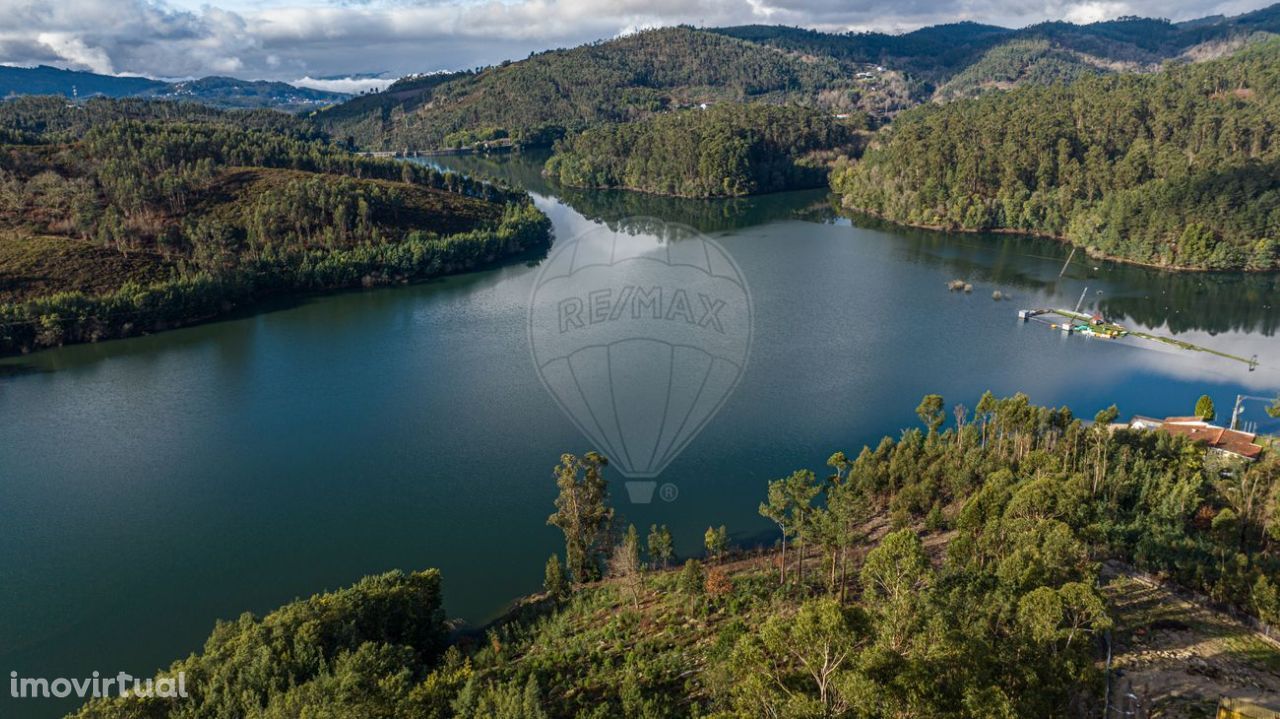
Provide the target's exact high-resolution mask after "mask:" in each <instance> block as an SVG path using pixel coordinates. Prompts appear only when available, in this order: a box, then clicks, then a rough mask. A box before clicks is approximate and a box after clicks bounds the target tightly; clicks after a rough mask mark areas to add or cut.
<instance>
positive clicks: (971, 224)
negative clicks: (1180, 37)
mask: <svg viewBox="0 0 1280 719" xmlns="http://www.w3.org/2000/svg"><path fill="white" fill-rule="evenodd" d="M1278 117H1280V41H1270V42H1266V43H1260V44H1256V45H1253V46H1251V47H1249V48H1247V49H1245V50H1242V51H1241V52H1240V53H1238V54H1236V55H1234V56H1231V57H1228V58H1224V59H1220V60H1215V61H1211V62H1205V63H1197V64H1191V65H1182V66H1177V67H1173V68H1171V69H1169V70H1167V71H1165V72H1161V73H1157V74H1154V75H1137V76H1134V75H1129V76H1111V77H1101V78H1088V79H1084V80H1080V81H1078V82H1075V83H1072V84H1069V85H1055V86H1050V87H1023V88H1019V89H1017V90H1014V91H1011V92H1006V93H994V94H989V95H985V96H983V97H979V98H976V99H973V100H965V101H958V102H953V103H948V104H945V105H942V106H930V107H922V108H918V109H915V110H912V111H909V112H906V113H903V114H902V115H900V116H899V117H898V118H897V119H896V120H895V122H894V125H893V127H892V129H891V131H889V132H888V133H886V135H887V136H884V137H881V138H879V139H878V141H877V142H876V143H874V144H873V146H872V147H871V148H869V149H868V151H867V153H866V154H865V155H864V156H863V158H862V159H861V160H860V161H859V162H857V163H855V164H853V165H851V166H849V167H846V168H843V169H840V170H837V171H836V172H834V173H833V175H832V187H833V188H834V190H835V191H836V192H837V193H839V194H840V195H841V196H842V198H843V202H844V204H845V206H846V207H849V208H851V209H855V210H861V211H866V212H869V213H873V214H876V215H879V216H881V217H884V218H886V219H890V220H894V221H898V222H905V223H909V224H919V225H924V226H940V227H948V228H959V229H968V230H992V229H996V230H1016V231H1028V232H1036V233H1043V234H1047V235H1053V236H1058V237H1063V238H1066V239H1067V240H1069V241H1070V242H1072V243H1074V244H1076V245H1078V246H1081V247H1085V248H1088V249H1090V250H1091V251H1093V252H1095V253H1098V254H1103V255H1110V256H1114V257H1119V258H1123V259H1126V260H1131V261H1136V262H1142V263H1147V264H1151V265H1157V266H1161V267H1178V268H1192V269H1237V268H1238V269H1245V268H1247V269H1257V270H1266V269H1275V268H1277V267H1280V251H1278V250H1277V239H1280V165H1278V164H1277V163H1280V144H1278V143H1277V142H1276V141H1275V138H1276V132H1277V124H1276V122H1277V121H1276V118H1278Z"/></svg>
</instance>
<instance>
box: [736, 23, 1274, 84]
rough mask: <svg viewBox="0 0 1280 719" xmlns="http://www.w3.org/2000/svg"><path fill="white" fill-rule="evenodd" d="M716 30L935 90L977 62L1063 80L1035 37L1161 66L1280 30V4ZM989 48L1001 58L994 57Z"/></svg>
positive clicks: (1003, 71)
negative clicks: (1018, 22) (1191, 16)
mask: <svg viewBox="0 0 1280 719" xmlns="http://www.w3.org/2000/svg"><path fill="white" fill-rule="evenodd" d="M711 32H717V33H722V34H726V35H729V36H731V37H737V38H741V39H744V40H750V41H752V42H756V43H759V44H764V45H769V46H772V47H777V48H780V49H785V50H788V51H790V52H795V53H800V54H813V55H818V56H821V57H831V58H835V59H837V60H839V61H841V62H844V63H874V64H879V65H884V66H886V67H889V68H891V69H897V70H901V71H903V72H905V73H907V74H908V75H909V76H911V77H913V78H915V79H916V80H918V81H919V82H921V83H923V84H924V88H922V92H924V93H929V92H933V91H934V88H941V87H942V86H944V85H945V84H946V83H947V82H948V81H949V80H951V79H952V78H955V77H956V76H958V75H960V74H961V73H964V72H966V70H970V68H972V70H970V71H969V73H968V74H969V75H970V76H971V77H973V76H977V77H978V79H980V80H987V79H992V80H994V79H997V77H998V76H1000V75H1003V76H1006V77H1007V76H1009V75H1015V76H1025V77H1023V79H1024V80H1025V81H1027V82H1029V83H1035V82H1043V81H1046V80H1048V81H1054V80H1058V79H1060V78H1061V74H1060V73H1058V72H1054V73H1049V74H1045V73H1043V72H1040V71H1036V69H1035V66H1037V65H1039V66H1043V65H1044V63H1045V61H1046V59H1045V57H1044V55H1043V53H1030V52H1028V44H1029V43H1030V44H1036V45H1044V44H1047V45H1048V46H1049V47H1050V48H1052V49H1053V53H1052V54H1053V55H1056V56H1057V57H1056V58H1055V59H1056V60H1058V61H1060V62H1059V63H1057V64H1061V61H1065V60H1066V58H1067V57H1073V58H1077V59H1079V58H1081V57H1083V58H1087V59H1088V64H1090V65H1093V66H1095V67H1104V66H1105V67H1111V68H1113V69H1117V70H1120V69H1127V70H1136V69H1147V70H1154V69H1155V68H1157V67H1158V66H1159V64H1160V63H1161V62H1163V61H1165V60H1169V59H1173V58H1177V57H1179V56H1182V55H1184V54H1188V53H1193V52H1194V51H1195V50H1196V49H1197V48H1200V47H1202V46H1207V45H1214V44H1224V43H1225V44H1229V43H1230V42H1231V41H1233V40H1238V39H1239V38H1242V37H1248V36H1251V35H1254V34H1257V33H1268V32H1269V33H1278V32H1280V6H1271V7H1268V8H1264V9H1262V10H1257V11H1254V12H1250V13H1246V14H1243V15H1238V16H1235V17H1230V18H1226V17H1220V16H1219V17H1213V18H1205V19H1203V20H1198V21H1192V22H1187V23H1172V22H1169V21H1168V20H1160V19H1154V18H1138V17H1124V18H1119V19H1116V20H1107V21H1104V22H1097V23H1091V24H1088V25H1076V24H1073V23H1069V22H1045V23H1040V24H1037V25H1030V26H1028V27H1024V28H1021V29H1018V30H1010V29H1006V28H1002V27H996V26H992V25H980V24H977V23H971V22H962V23H954V24H948V25H936V26H933V27H926V28H922V29H920V30H916V31H914V32H909V33H904V34H902V35H889V34H884V33H875V32H870V33H854V32H850V33H844V34H830V33H821V32H816V31H812V30H803V29H800V28H788V27H781V26H775V25H746V26H741V27H728V28H714V29H712V30H711ZM1002 48H1007V49H1002ZM989 54H990V55H994V57H991V58H988V55H989ZM984 59H985V60H986V62H985V63H984ZM982 64H986V65H988V66H990V65H994V66H995V67H993V68H992V69H993V70H995V71H997V72H996V76H993V77H990V78H988V77H986V73H985V72H984V71H983V68H982V67H981V65H982ZM975 65H978V67H974V66H975Z"/></svg>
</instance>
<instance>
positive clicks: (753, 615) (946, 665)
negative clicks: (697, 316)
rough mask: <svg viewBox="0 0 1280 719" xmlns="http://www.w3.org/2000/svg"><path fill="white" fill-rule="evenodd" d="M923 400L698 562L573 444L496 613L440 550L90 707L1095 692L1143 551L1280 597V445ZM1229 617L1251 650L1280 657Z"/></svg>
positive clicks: (602, 706) (822, 705)
mask: <svg viewBox="0 0 1280 719" xmlns="http://www.w3.org/2000/svg"><path fill="white" fill-rule="evenodd" d="M916 411H917V414H918V415H919V417H920V419H921V422H922V424H923V429H909V430H906V431H904V432H902V433H901V435H900V436H898V437H897V438H885V439H884V440H882V441H881V442H880V443H879V444H878V445H877V446H875V447H864V448H863V449H862V450H861V451H860V452H857V453H854V454H846V453H843V452H837V453H835V454H833V455H832V456H831V458H830V459H829V460H828V462H827V466H826V467H825V468H824V470H823V473H822V474H819V473H815V472H814V471H811V470H808V469H803V470H799V471H796V472H794V473H793V474H791V475H789V476H787V477H783V478H780V479H777V480H775V481H773V482H770V483H769V484H768V486H767V487H761V488H760V490H759V491H760V495H759V496H760V498H761V503H760V513H761V515H762V516H764V517H766V518H767V519H769V520H770V521H772V522H773V523H775V524H776V526H777V528H778V535H777V536H778V540H779V544H778V545H777V547H776V549H775V550H773V551H771V552H769V553H767V554H764V555H762V556H761V558H760V559H756V560H753V559H751V556H752V555H749V554H748V555H744V554H742V552H741V549H742V548H737V549H735V548H734V547H732V546H731V544H730V541H729V535H728V532H727V530H726V528H724V527H718V528H716V527H712V528H709V529H708V530H707V532H706V535H705V537H703V543H704V545H705V547H706V550H707V551H706V555H705V556H703V557H702V558H693V557H686V558H685V562H684V564H683V566H680V565H678V564H677V563H676V561H675V560H676V559H677V557H676V556H675V552H674V549H673V546H674V543H673V538H672V536H671V532H670V531H669V530H668V529H667V528H666V527H664V526H658V525H654V526H651V527H650V528H649V529H648V531H647V532H641V531H640V530H637V528H636V527H634V526H631V527H625V520H624V519H623V518H622V517H621V516H620V515H619V514H618V513H617V511H616V510H615V508H613V507H612V506H610V504H609V500H608V483H607V480H606V473H607V471H608V469H607V465H608V462H607V459H606V458H604V457H601V456H599V455H597V454H595V453H590V452H589V453H587V454H585V455H583V456H580V457H579V456H574V455H564V456H562V457H561V461H560V463H559V464H557V465H556V467H555V469H554V472H553V473H552V474H553V477H554V479H555V482H556V486H557V488H558V490H559V496H558V498H557V500H556V502H555V507H554V513H553V514H551V516H550V517H549V519H548V524H549V525H552V526H554V527H555V528H557V529H559V530H561V531H562V532H563V534H564V538H565V552H564V555H563V558H562V557H561V556H560V555H558V554H557V555H553V556H552V557H551V558H550V559H549V560H548V562H547V565H546V583H545V589H546V591H545V593H543V594H541V595H538V596H536V597H532V598H530V599H529V600H526V601H525V602H523V603H521V604H519V605H518V606H517V607H516V608H515V609H514V610H513V611H512V612H511V613H510V614H509V615H508V616H507V617H505V618H504V619H502V620H500V621H498V622H496V623H495V624H493V625H492V626H490V627H489V628H488V629H487V631H486V632H485V633H484V634H483V635H481V634H477V633H466V632H464V633H461V634H457V635H455V638H454V640H453V642H452V645H451V646H448V648H446V640H445V637H444V635H445V625H444V624H443V619H442V617H441V614H440V604H439V576H438V575H437V574H436V573H435V572H426V573H422V574H414V575H402V574H390V575H384V576H380V577H374V578H370V579H367V580H365V581H363V582H361V583H360V584H358V585H356V586H355V587H353V588H351V589H348V590H343V591H341V592H338V593H336V594H332V595H319V596H316V597H313V598H311V599H308V600H304V601H301V602H297V603H295V604H292V605H289V606H287V607H285V608H283V609H281V610H279V611H277V612H274V613H272V614H269V615H267V616H266V617H264V618H262V619H260V620H259V619H255V618H253V617H251V616H248V615H246V616H244V617H241V618H240V619H239V620H237V621H234V622H230V623H225V624H220V625H219V626H218V627H217V629H216V630H215V631H214V633H213V635H212V636H211V637H210V639H209V641H208V642H207V644H206V645H205V648H204V651H203V652H202V653H201V654H198V655H193V656H192V657H190V658H188V659H184V660H181V661H179V662H176V663H175V664H174V665H173V666H172V667H171V668H170V669H169V670H168V672H165V674H167V675H172V674H173V673H176V672H179V671H184V672H186V673H187V674H188V677H189V678H188V683H189V684H193V685H194V690H193V694H192V697H191V698H189V699H176V700H175V699H149V700H143V699H123V700H122V699H113V700H99V701H95V702H93V703H91V704H89V705H88V706H86V707H85V708H84V709H83V710H82V711H80V712H79V713H78V714H77V715H75V716H76V717H77V718H78V719H108V718H110V719H143V718H146V719H160V718H162V717H172V718H175V719H176V718H177V717H183V718H189V719H194V718H197V717H229V716H245V717H263V718H266V717H281V718H282V719H283V718H284V717H300V716H325V717H352V718H354V717H374V716H377V717H404V718H406V719H408V718H409V717H413V718H415V719H424V718H428V719H429V718H431V717H440V718H442V719H443V718H445V717H460V718H466V719H472V718H476V719H479V718H481V717H484V718H486V719H537V718H539V717H546V718H552V717H555V718H561V717H563V718H586V717H593V718H597V717H598V718H601V719H603V718H604V717H610V718H612V717H638V718H644V719H660V718H662V719H665V718H670V717H717V718H719V719H733V718H737V717H742V718H743V719H747V718H752V719H754V718H755V717H761V716H769V717H796V718H799V717H848V718H854V717H858V718H862V717H885V718H888V717H915V716H927V717H939V718H947V717H956V718H960V717H974V718H978V717H981V718H984V719H985V718H987V717H1006V718H1008V719H1013V718H1014V717H1032V716H1034V717H1068V716H1082V715H1084V716H1096V715H1098V714H1099V713H1100V712H1101V710H1102V702H1103V699H1104V695H1105V694H1106V686H1107V682H1108V677H1107V676H1106V675H1105V672H1104V669H1105V663H1104V662H1103V660H1102V658H1103V657H1104V656H1105V655H1106V652H1107V648H1108V643H1109V642H1115V643H1123V642H1126V641H1141V640H1142V638H1143V636H1145V633H1146V632H1148V631H1149V627H1148V626H1147V625H1142V626H1136V627H1135V626H1130V625H1129V624H1125V625H1124V626H1121V625H1120V624H1119V622H1120V621H1121V620H1122V619H1123V621H1124V622H1131V621H1133V619H1132V617H1131V616H1130V613H1131V612H1132V607H1127V606H1122V604H1121V603H1119V600H1118V599H1117V596H1118V593H1119V592H1120V591H1121V589H1122V588H1123V587H1124V586H1125V582H1129V581H1131V580H1127V579H1125V573H1126V572H1133V571H1137V570H1141V571H1146V572H1149V573H1152V574H1155V575H1158V576H1161V577H1164V578H1165V579H1167V580H1169V581H1172V582H1176V583H1180V584H1181V585H1183V586H1184V587H1186V588H1188V589H1192V590H1196V591H1199V592H1203V593H1204V594H1206V595H1208V597H1207V599H1206V600H1205V601H1208V602H1218V603H1220V605H1221V606H1235V607H1238V608H1240V609H1242V610H1245V611H1248V612H1250V613H1252V614H1253V615H1255V616H1257V617H1259V618H1261V619H1262V620H1264V621H1268V622H1272V623H1275V622H1277V621H1280V594H1278V591H1280V588H1278V587H1277V584H1276V577H1277V573H1278V572H1280V555H1278V554H1277V552H1276V547H1277V542H1278V541H1280V463H1278V462H1277V461H1276V460H1275V458H1273V457H1264V458H1263V459H1262V460H1261V461H1259V462H1257V463H1254V464H1251V465H1247V466H1242V465H1236V464H1234V463H1224V462H1223V461H1222V460H1217V459H1214V458H1212V457H1211V456H1208V455H1206V453H1205V450H1204V448H1203V446H1197V445H1195V444H1193V443H1191V442H1190V441H1188V440H1187V439H1186V438H1184V437H1177V436H1173V435H1169V434H1165V433H1163V432H1151V431H1135V430H1130V429H1127V428H1117V427H1115V426H1113V424H1112V423H1113V422H1114V420H1115V419H1116V416H1117V413H1116V411H1115V408H1111V409H1109V410H1105V411H1103V412H1100V413H1099V414H1098V416H1097V417H1095V418H1094V421H1093V422H1092V423H1085V422H1082V421H1080V420H1079V419H1077V418H1075V417H1074V416H1073V415H1072V413H1071V412H1070V411H1069V410H1067V409H1065V408H1061V409H1050V408H1044V407H1037V406H1035V405H1032V404H1031V403H1029V402H1028V400H1027V398H1026V397H1025V396H1023V395H1018V396H1014V397H1010V398H1005V399H998V398H995V397H993V396H992V395H991V394H990V393H988V394H986V395H984V396H983V397H982V398H981V399H980V401H979V402H978V403H977V404H976V405H975V406H974V407H973V408H972V410H969V409H967V408H965V407H963V406H960V405H956V406H951V407H948V406H947V405H946V403H945V402H944V401H943V399H942V398H941V397H939V396H937V395H929V396H926V397H925V398H924V399H923V400H922V401H921V402H920V405H919V407H918V408H917V410H916ZM624 527H625V528H624ZM744 557H745V558H744ZM601 577H605V579H604V580H603V581H600V578H601ZM1148 601H1150V600H1148ZM1144 616H1145V615H1144ZM1148 621H1150V620H1148ZM1170 621H1172V620H1170ZM1112 630H1115V631H1114V634H1113V631H1112ZM1232 642H1233V644H1232V645H1231V646H1232V647H1234V648H1233V649H1231V652H1232V660H1233V661H1238V662H1242V664H1237V665H1234V666H1236V667H1237V669H1238V668H1240V667H1242V666H1245V665H1247V664H1249V663H1250V662H1261V663H1262V665H1264V666H1268V665H1269V666H1276V665H1277V661H1276V660H1277V658H1278V657H1277V653H1276V650H1275V648H1274V647H1273V646H1271V645H1268V644H1266V643H1264V642H1262V641H1261V640H1257V641H1252V640H1249V639H1248V638H1246V636H1240V635H1237V636H1235V637H1234V638H1233V639H1232ZM1268 662H1269V663H1270V664H1268ZM1114 679H1115V677H1111V680H1114ZM1218 681H1222V682H1230V681H1232V680H1231V679H1230V678H1229V677H1221V676H1219V677H1218ZM1207 700H1208V701H1209V703H1208V705H1207V706H1205V705H1197V706H1196V707H1191V708H1193V709H1195V710H1196V711H1206V710H1207V711H1209V712H1212V710H1213V707H1214V706H1215V705H1216V702H1217V696H1216V695H1213V696H1211V697H1209V698H1208V699H1207ZM1178 701H1182V702H1184V704H1183V705H1182V706H1184V707H1185V706H1187V705H1186V704H1185V702H1186V701H1187V698H1186V697H1182V698H1180V699H1178Z"/></svg>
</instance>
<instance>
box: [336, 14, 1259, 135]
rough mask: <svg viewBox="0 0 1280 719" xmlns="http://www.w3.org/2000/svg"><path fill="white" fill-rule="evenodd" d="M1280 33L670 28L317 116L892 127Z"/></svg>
mask: <svg viewBox="0 0 1280 719" xmlns="http://www.w3.org/2000/svg"><path fill="white" fill-rule="evenodd" d="M1272 33H1280V5H1274V6H1271V7H1268V8H1265V9H1262V10H1258V11H1255V12H1251V13H1248V14H1245V15H1240V16H1236V17H1230V18H1228V17H1221V16H1215V17H1208V18H1202V19H1199V20H1193V21H1189V22H1182V23H1173V22H1170V21H1167V20H1160V19H1146V18H1136V17H1129V18H1121V19H1117V20H1112V21H1107V22H1099V23H1093V24H1089V25H1075V24H1072V23H1067V22H1048V23H1042V24H1039V25H1032V26H1029V27H1026V28H1022V29H1018V30H1011V29H1008V28H1003V27H997V26H993V25H982V24H978V23H970V22H963V23H954V24H948V25H937V26H933V27H927V28H923V29H920V30H917V31H915V32H910V33H905V34H901V35H889V34H884V33H843V34H833V33H823V32H817V31H814V30H805V29H801V28H792V27H782V26H772V25H748V26H740V27H727V28H710V29H697V28H692V27H673V28H662V29H657V30H648V31H644V32H639V33H635V34H632V35H627V36H624V37H620V38H615V39H612V40H608V41H604V42H597V43H590V44H587V45H582V46H579V47H575V48H571V49H565V50H551V51H548V52H543V53H538V54H535V55H532V56H530V57H529V58H527V59H524V60H520V61H516V62H506V63H502V64H501V65H496V66H493V67H489V68H485V69H483V70H480V71H478V72H460V73H453V74H437V75H428V76H418V77H413V78H406V79H404V80H401V81H399V82H396V83H394V84H393V85H391V86H390V87H388V88H387V89H386V90H385V91H383V92H381V93H377V94H371V95H364V96H361V97H356V98H352V99H351V100H349V101H347V102H345V103H342V104H339V105H335V106H332V107H328V108H324V109H322V110H318V111H316V112H315V113H313V114H312V117H313V118H314V119H315V120H316V121H317V122H318V123H319V124H320V126H321V127H322V128H324V129H325V130H326V131H328V132H330V133H331V134H332V135H334V136H335V137H338V138H344V139H349V140H350V141H352V142H353V143H354V144H356V145H359V146H362V147H366V148H372V149H402V148H416V149H433V148H442V147H455V146H458V145H460V144H467V142H468V140H469V139H471V138H475V137H486V138H489V137H502V138H507V139H508V140H509V141H510V142H511V143H514V144H546V143H548V142H549V141H550V140H551V139H553V138H555V137H557V136H559V135H561V134H563V133H564V132H566V131H568V132H572V131H575V130H577V129H581V128H583V127H586V126H589V125H592V124H596V123H600V122H619V121H627V120H633V119H641V118H644V117H647V116H650V115H652V114H655V113H657V112H662V111H666V110H669V109H674V108H679V107H687V106H691V105H700V104H703V103H708V104H714V103H718V102H774V103H778V102H788V103H798V104H805V105H809V106H813V107H817V108H820V109H824V110H829V111H831V112H832V113H837V114H839V113H847V112H851V111H862V112H866V113H868V114H870V115H871V116H872V117H873V118H875V119H876V121H886V120H888V119H889V118H891V117H893V116H894V115H895V114H897V113H898V112H899V111H901V110H903V109H906V108H909V107H911V106H914V105H918V104H920V103H922V102H928V101H931V100H933V101H940V100H948V99H954V98H957V97H967V96H972V95H977V94H981V93H984V92H987V91H989V90H992V89H1005V88H1010V87H1014V86H1018V85H1022V84H1052V83H1056V82H1065V81H1070V80H1074V79H1078V78H1080V77H1084V76H1088V75H1097V74H1110V73H1117V72H1151V71H1155V70H1157V69H1159V68H1160V67H1161V66H1162V65H1163V64H1164V63H1167V62H1169V61H1200V60H1205V59H1211V58H1214V57H1218V56H1221V55H1224V54H1228V53H1231V52H1235V51H1236V50H1238V49H1240V48H1241V47H1243V46H1244V45H1246V44H1249V43H1251V42H1252V41H1254V40H1257V39H1258V38H1260V37H1265V36H1267V35H1269V34H1272Z"/></svg>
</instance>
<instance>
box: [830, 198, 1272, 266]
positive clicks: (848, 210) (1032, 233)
mask: <svg viewBox="0 0 1280 719" xmlns="http://www.w3.org/2000/svg"><path fill="white" fill-rule="evenodd" d="M832 194H833V195H835V196H836V197H837V198H838V197H839V196H840V193H838V192H836V191H835V190H832ZM839 213H840V214H841V215H842V216H846V217H848V216H851V215H863V216H864V217H869V218H871V219H874V220H876V221H878V222H885V223H888V224H891V225H896V226H898V227H909V228H911V229H915V230H928V231H930V232H943V233H946V232H954V233H958V234H965V235H981V234H992V235H1020V236H1023V237H1035V238H1037V239H1042V240H1053V241H1054V242H1058V243H1061V244H1063V245H1066V246H1067V247H1071V248H1075V249H1079V250H1083V251H1084V253H1085V256H1086V257H1088V258H1089V259H1093V260H1102V261H1105V262H1115V263H1118V264H1125V265H1132V266H1134V267H1145V268H1147V269H1150V270H1158V271H1161V272H1175V273H1180V274H1196V273H1200V274H1213V273H1241V274H1254V275H1267V274H1277V273H1280V269H1275V270H1260V269H1252V268H1248V267H1233V268H1227V269H1217V268H1212V267H1186V266H1181V265H1158V264H1155V263H1152V262H1143V261H1142V260H1135V259H1132V258H1129V257H1121V256H1118V255H1111V254H1107V253H1105V252H1103V253H1095V252H1093V251H1091V250H1090V249H1089V248H1088V247H1085V246H1083V245H1077V244H1075V243H1073V242H1072V241H1071V240H1070V239H1068V238H1067V237H1065V236H1063V235H1055V234H1053V233H1052V232H1044V231H1038V230H1019V229H1014V228H1010V227H993V228H987V229H970V228H968V227H949V226H946V225H930V224H925V223H922V222H904V221H901V220H895V219H891V218H889V217H885V216H884V215H882V214H880V213H878V212H875V211H873V210H866V209H862V208H859V207H848V206H846V205H844V204H843V202H841V203H840V204H839Z"/></svg>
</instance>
